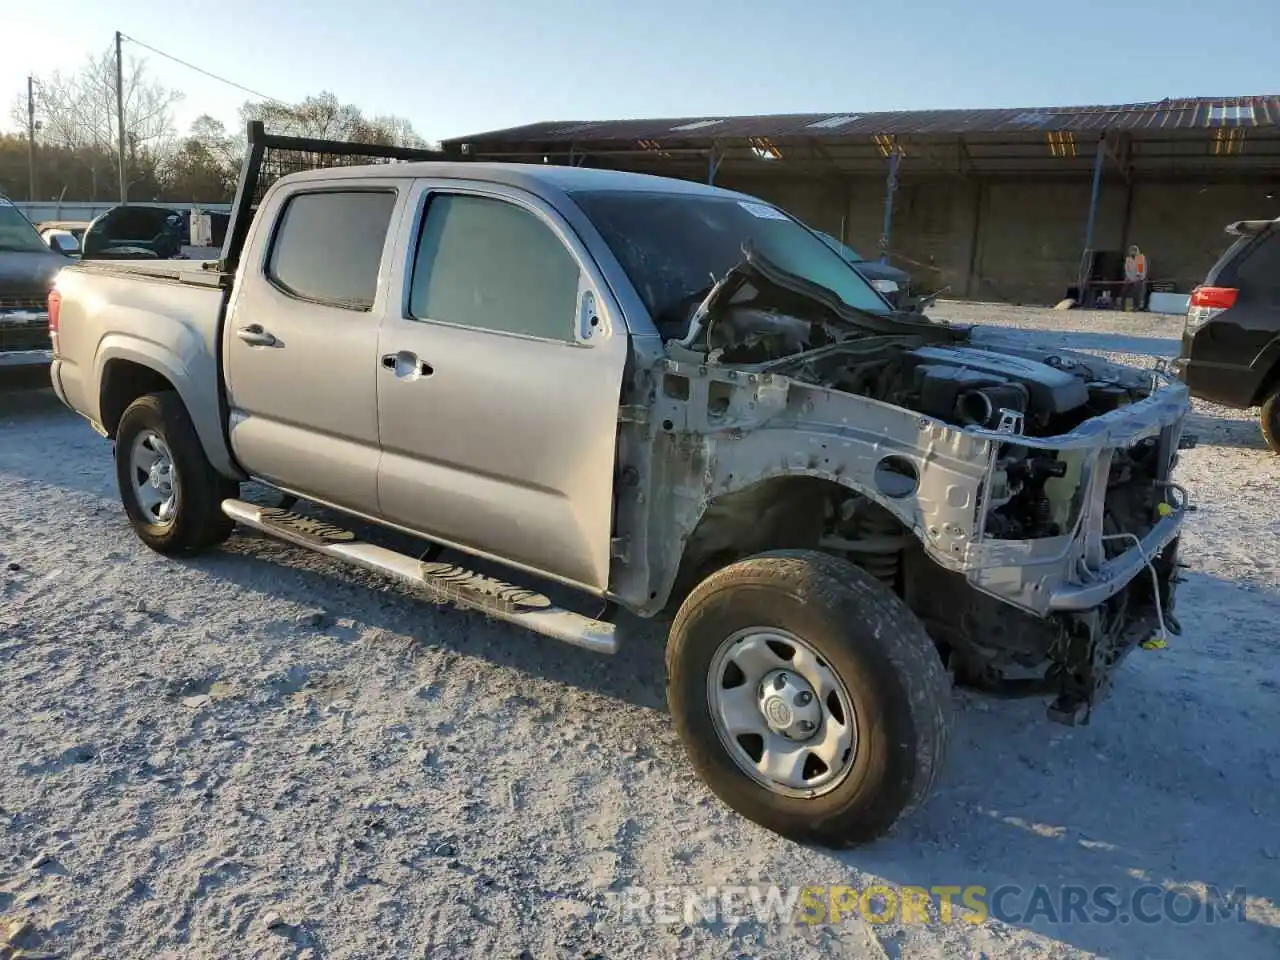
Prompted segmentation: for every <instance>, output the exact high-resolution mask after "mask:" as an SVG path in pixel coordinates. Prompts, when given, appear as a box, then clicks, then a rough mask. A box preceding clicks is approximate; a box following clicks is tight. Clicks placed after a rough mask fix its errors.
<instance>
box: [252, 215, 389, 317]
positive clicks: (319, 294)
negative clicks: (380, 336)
mask: <svg viewBox="0 0 1280 960" xmlns="http://www.w3.org/2000/svg"><path fill="white" fill-rule="evenodd" d="M395 204H396V195H395V194H394V193H392V192H390V191H382V192H373V191H368V192H357V191H348V192H345V193H341V192H327V193H299V194H295V195H294V196H292V197H290V198H289V200H288V202H287V203H286V204H285V207H284V211H283V212H282V213H281V214H280V219H279V221H277V224H276V233H275V238H274V239H273V241H272V244H271V254H270V256H269V258H268V260H267V276H268V278H270V280H271V282H272V283H274V284H275V285H276V286H277V287H279V288H280V289H281V290H283V291H284V292H285V293H287V294H289V295H290V296H293V297H298V298H299V299H302V300H311V301H314V302H315V303H323V304H326V305H328V306H333V307H341V308H344V309H347V310H368V309H370V308H371V307H372V306H373V298H374V294H375V293H376V292H377V289H378V267H379V265H380V264H381V262H382V247H383V244H384V243H385V242H386V239H387V228H388V227H389V226H390V225H391V211H392V209H393V208H394V207H395Z"/></svg>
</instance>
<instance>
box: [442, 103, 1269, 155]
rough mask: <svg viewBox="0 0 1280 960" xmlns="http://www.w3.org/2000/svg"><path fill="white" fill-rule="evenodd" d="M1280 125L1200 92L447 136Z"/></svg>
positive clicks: (520, 139) (527, 139)
mask: <svg viewBox="0 0 1280 960" xmlns="http://www.w3.org/2000/svg"><path fill="white" fill-rule="evenodd" d="M1277 125H1280V95H1276V96H1257V97H1198V98H1195V99H1188V100H1159V101H1154V102H1150V103H1126V104H1117V105H1111V106H1105V105H1098V106H1084V107H1022V108H1014V109H1003V110H906V111H894V112H882V113H855V112H853V111H846V112H844V113H793V114H775V115H770V116H757V117H674V118H666V119H655V120H595V121H564V120H562V121H550V122H544V123H531V124H527V125H525V126H521V127H510V128H508V129H506V130H493V131H489V132H486V133H477V134H473V135H471V136H467V137H454V138H452V139H450V140H447V141H446V143H447V144H450V145H456V144H462V143H470V144H477V145H484V144H498V143H504V144H510V143H539V144H557V143H562V144H571V143H580V144H587V143H609V142H634V141H637V140H646V141H652V142H655V143H659V144H661V143H670V142H675V141H691V140H692V141H707V140H716V139H720V138H725V139H743V138H751V137H771V138H780V139H781V138H791V137H806V138H809V137H812V138H838V137H850V136H874V135H875V134H890V135H902V136H908V135H913V134H914V135H925V136H927V135H931V134H937V135H953V134H993V135H995V134H1013V133H1032V134H1034V133H1044V132H1047V131H1053V130H1075V131H1089V130H1097V131H1102V130H1130V131H1133V132H1135V133H1139V134H1140V133H1142V132H1143V131H1151V132H1155V131H1160V130H1196V129H1213V128H1217V127H1276V126H1277Z"/></svg>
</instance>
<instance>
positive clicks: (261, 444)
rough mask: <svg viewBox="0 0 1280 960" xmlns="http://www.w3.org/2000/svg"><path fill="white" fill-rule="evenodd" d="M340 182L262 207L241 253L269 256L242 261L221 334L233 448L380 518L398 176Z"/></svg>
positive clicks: (273, 472) (283, 481)
mask: <svg viewBox="0 0 1280 960" xmlns="http://www.w3.org/2000/svg"><path fill="white" fill-rule="evenodd" d="M341 184H342V186H341V189H319V190H318V189H316V188H315V187H311V186H310V185H308V184H300V185H298V188H296V189H294V190H293V191H289V192H284V193H276V194H273V195H270V196H269V197H268V198H267V200H266V202H265V203H264V204H263V209H262V210H261V211H260V212H259V215H258V224H257V226H255V228H254V235H253V236H251V237H250V238H249V243H248V244H247V245H246V249H256V250H264V251H265V252H264V253H263V255H262V256H261V257H260V258H258V259H256V260H255V261H254V262H251V263H250V262H246V263H245V264H244V268H243V270H242V273H241V278H240V281H239V283H238V284H237V293H236V295H235V298H234V300H233V302H232V304H231V305H230V308H229V315H228V317H227V329H226V332H225V334H224V338H223V343H224V348H223V349H224V358H225V363H226V376H227V393H228V399H229V402H230V407H231V411H230V413H231V417H230V423H231V448H232V450H233V451H234V452H235V455H236V459H237V460H238V461H239V462H240V464H241V465H242V466H243V467H244V469H245V470H247V471H248V472H249V473H250V474H252V475H253V476H255V477H260V478H262V479H264V480H267V481H269V482H271V483H275V484H278V485H280V486H282V487H285V488H288V489H291V490H296V491H298V492H300V493H303V494H306V495H307V496H310V497H314V498H316V499H319V500H323V501H326V502H329V503H332V504H335V505H337V506H341V507H346V508H348V509H351V510H356V511H359V512H362V513H367V514H375V513H376V512H377V505H378V491H377V472H378V401H377V390H378V369H379V368H378V326H379V321H380V318H381V313H382V311H383V310H384V309H385V299H386V291H385V288H386V284H385V282H381V281H380V276H382V274H381V266H380V265H381V264H382V263H383V262H384V260H386V259H389V258H385V257H384V250H386V249H389V248H390V247H391V246H392V245H393V243H392V239H391V235H392V233H393V231H391V230H390V229H389V228H390V226H391V224H392V223H393V222H394V217H393V214H394V213H395V211H396V209H397V182H394V181H388V180H372V181H370V182H369V183H367V184H362V183H361V182H360V181H346V180H344V181H341ZM407 185H408V184H407V183H401V184H399V186H401V187H407ZM308 187H310V189H307V188H308ZM401 192H403V190H402V191H401ZM268 232H269V233H268ZM264 233H265V234H267V236H263V235H262V234H264ZM268 236H269V238H270V239H269V242H266V241H267V237H268Z"/></svg>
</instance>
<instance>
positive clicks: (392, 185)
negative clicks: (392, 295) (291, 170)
mask: <svg viewBox="0 0 1280 960" xmlns="http://www.w3.org/2000/svg"><path fill="white" fill-rule="evenodd" d="M400 188H401V185H400V183H398V182H397V181H394V180H393V181H389V182H388V183H387V185H386V186H382V185H376V184H373V183H369V182H367V181H365V182H359V183H358V184H345V183H342V182H338V183H330V184H326V185H324V186H315V187H306V186H304V187H302V188H301V189H297V190H285V191H281V193H282V194H283V195H282V196H279V197H278V198H275V202H274V203H273V204H272V209H271V211H270V215H271V226H270V228H269V233H268V236H267V242H266V243H265V244H263V245H262V248H261V249H262V254H261V256H260V257H259V260H258V264H257V270H258V273H259V274H260V276H261V278H262V280H263V282H264V283H265V284H266V285H267V286H269V287H270V288H271V289H272V291H273V292H275V293H277V294H279V295H280V296H282V297H287V298H288V299H290V300H292V301H294V302H295V303H308V304H312V305H313V306H317V307H325V308H327V309H330V310H342V311H344V312H345V313H355V314H371V313H374V312H375V311H377V309H378V302H379V299H380V298H381V296H382V288H383V286H384V284H385V281H386V278H387V270H388V267H389V265H390V263H391V262H392V261H391V258H392V257H394V255H395V243H394V240H395V236H396V231H397V230H398V229H399V222H400V219H401V217H400V205H401V189H400ZM329 193H343V194H350V193H380V194H390V195H391V197H392V204H391V213H390V215H389V216H388V218H387V234H386V236H385V237H383V240H382V252H381V253H380V254H379V257H378V273H377V276H376V277H375V280H374V288H373V300H372V301H371V302H370V304H369V306H367V307H353V306H351V305H350V304H348V303H343V302H340V301H337V300H326V299H323V298H317V297H308V296H303V295H302V294H300V293H298V292H297V291H294V290H289V289H287V288H285V287H284V286H282V285H281V284H280V283H279V282H278V281H277V279H276V278H275V277H274V276H272V274H271V255H272V253H273V252H274V251H275V248H276V244H277V243H278V242H279V240H280V231H281V230H282V229H283V227H284V222H285V217H286V216H287V214H288V212H289V205H290V204H291V203H293V201H294V200H295V199H296V198H297V197H304V196H315V195H317V194H329ZM246 242H248V241H246Z"/></svg>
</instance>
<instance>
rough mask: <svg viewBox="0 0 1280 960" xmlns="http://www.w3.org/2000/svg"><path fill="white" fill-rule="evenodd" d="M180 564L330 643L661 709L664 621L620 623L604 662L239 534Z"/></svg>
mask: <svg viewBox="0 0 1280 960" xmlns="http://www.w3.org/2000/svg"><path fill="white" fill-rule="evenodd" d="M315 512H316V513H317V515H325V516H327V517H328V518H329V519H332V520H333V521H334V522H338V523H343V524H344V525H345V526H346V527H347V528H348V529H354V530H356V532H357V535H359V533H360V532H361V528H360V527H359V526H358V525H353V524H351V523H350V522H349V521H347V520H345V519H344V518H340V517H338V516H337V515H334V514H328V513H327V512H326V511H315ZM393 539H395V538H394V537H387V536H380V537H379V538H378V540H379V542H380V543H383V544H386V545H391V544H390V543H389V540H393ZM406 549H411V548H406ZM294 559H296V560H298V561H299V562H304V563H305V566H304V567H300V566H294V565H293V564H292V563H291V562H290V561H292V560H294ZM442 559H443V560H446V561H455V562H458V563H464V564H466V565H467V566H469V567H471V568H472V569H474V570H477V571H479V572H481V573H484V574H487V575H491V576H498V577H505V578H507V579H510V578H511V573H510V572H509V571H506V570H505V569H504V568H501V567H499V566H497V565H494V564H487V563H484V562H482V561H476V560H474V559H472V558H469V557H466V556H464V555H461V554H457V553H454V552H453V551H445V553H444V554H443V555H442ZM282 561H283V562H282ZM186 562H187V563H190V564H192V565H194V566H196V567H198V568H199V569H202V570H204V571H205V572H206V573H208V574H209V575H210V576H214V577H217V578H219V579H222V580H226V581H228V582H231V583H234V584H236V585H237V586H239V587H242V588H245V589H248V590H252V591H265V590H270V591H271V592H272V593H274V594H275V595H277V596H279V597H280V598H281V600H282V601H286V604H285V605H287V606H289V607H290V608H291V609H292V608H293V607H294V605H295V604H300V605H302V606H303V607H305V608H307V609H308V610H310V611H312V612H311V613H308V614H304V615H303V617H304V619H310V620H311V621H313V622H315V623H317V624H324V625H325V629H326V630H327V632H330V633H334V632H335V631H337V632H339V633H342V634H346V635H347V636H348V637H349V638H350V639H354V638H356V637H358V636H362V635H369V634H372V635H375V636H386V637H393V638H412V642H413V644H414V645H415V646H416V647H418V648H429V647H437V646H438V647H443V648H446V649H449V650H451V651H453V652H455V653H459V654H464V655H467V656H475V657H480V658H482V659H484V660H487V661H490V662H492V663H495V664H499V665H502V666H506V667H511V668H513V669H515V670H519V671H523V672H525V673H529V674H534V675H537V676H539V677H543V678H545V679H548V680H553V681H555V682H557V683H560V684H563V685H566V686H570V687H578V688H582V689H588V690H591V691H593V692H595V693H599V694H601V695H603V696H606V697H611V698H614V699H618V700H623V701H626V702H628V703H631V704H634V705H635V706H638V707H643V708H645V709H649V710H656V711H660V712H662V713H665V712H666V709H667V708H666V689H665V677H666V666H665V662H664V659H663V656H664V644H665V642H666V622H665V621H664V622H657V621H649V620H644V619H641V618H639V617H635V616H632V615H630V614H627V613H625V612H623V613H620V615H619V616H618V618H617V623H618V628H619V640H620V644H619V645H620V649H619V651H618V653H617V654H615V655H614V656H612V657H609V656H603V655H601V654H596V653H591V652H589V651H587V650H581V649H578V648H576V647H572V646H569V645H567V644H564V643H561V642H559V641H557V640H553V639H550V638H548V637H542V636H538V635H537V634H533V633H529V632H527V631H524V630H520V629H518V628H516V627H512V626H509V625H507V624H505V623H502V622H501V621H498V620H493V619H491V618H488V617H486V616H484V614H482V613H478V612H476V611H473V610H466V609H462V608H457V607H454V606H451V605H449V604H442V603H433V602H432V601H431V600H430V599H427V598H425V597H424V596H423V595H422V594H420V593H417V592H415V591H414V590H413V589H412V588H410V587H408V586H406V585H402V584H400V583H398V582H396V581H394V580H392V579H391V578H389V577H383V576H380V575H378V574H375V573H367V572H365V571H363V570H359V569H356V568H352V567H348V566H346V565H344V564H341V563H338V562H336V561H331V560H329V559H328V558H325V557H321V556H319V555H312V554H310V553H308V552H306V551H304V550H302V549H300V548H296V547H293V546H290V545H287V544H282V543H279V542H278V541H275V540H273V539H271V538H269V537H265V536H258V535H255V534H252V533H250V532H248V531H245V532H243V533H239V532H238V533H237V534H235V535H233V537H232V539H231V540H230V541H228V542H227V544H226V545H225V546H224V548H223V549H222V550H221V551H218V552H215V553H210V554H206V555H204V556H200V557H196V558H194V559H192V560H189V561H186ZM519 582H520V584H521V585H522V586H529V587H532V588H534V589H537V590H539V591H540V592H542V593H544V594H546V595H547V596H548V597H550V599H551V600H552V602H554V603H557V604H561V605H563V606H566V607H570V608H572V609H575V610H578V611H579V612H581V613H584V614H587V615H595V614H598V613H599V611H600V602H599V601H596V602H593V601H591V600H590V598H588V599H587V600H586V601H585V602H584V601H583V600H582V599H581V598H579V597H576V596H575V595H574V593H573V591H571V590H569V589H567V588H565V587H563V586H560V585H558V584H554V583H547V582H540V581H536V580H532V579H521V580H520V581H519ZM346 617H354V620H355V623H354V624H353V626H351V627H349V628H348V627H340V626H337V625H336V624H335V623H334V621H335V620H336V619H337V618H346ZM278 626H279V627H280V629H282V630H284V631H288V632H291V631H294V630H296V629H297V621H296V618H289V617H285V618H284V619H282V620H281V621H280V622H279V624H278ZM392 642H393V643H394V641H392Z"/></svg>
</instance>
